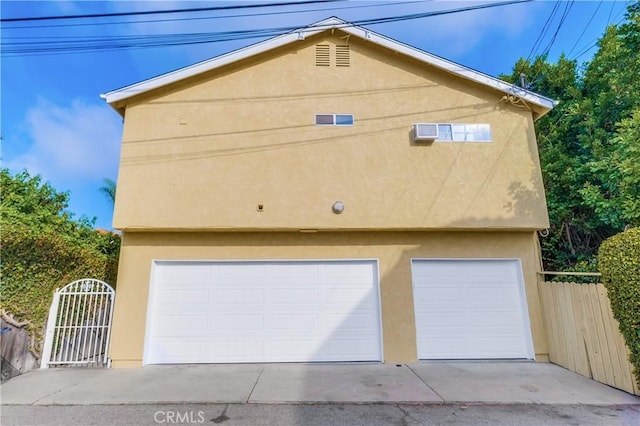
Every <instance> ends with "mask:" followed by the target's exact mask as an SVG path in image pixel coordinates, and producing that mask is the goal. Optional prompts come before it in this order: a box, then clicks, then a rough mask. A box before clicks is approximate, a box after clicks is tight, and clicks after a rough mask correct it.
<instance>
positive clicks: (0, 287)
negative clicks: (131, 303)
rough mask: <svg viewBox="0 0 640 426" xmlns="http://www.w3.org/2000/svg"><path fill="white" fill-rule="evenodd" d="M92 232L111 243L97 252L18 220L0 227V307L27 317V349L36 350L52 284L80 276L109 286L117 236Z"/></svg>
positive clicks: (113, 273)
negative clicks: (29, 338) (31, 340)
mask: <svg viewBox="0 0 640 426" xmlns="http://www.w3.org/2000/svg"><path fill="white" fill-rule="evenodd" d="M95 232H96V235H95V238H96V239H98V240H99V241H101V242H102V243H103V244H105V245H107V246H108V245H114V246H116V248H115V249H113V250H111V251H110V252H107V253H103V252H101V251H100V249H99V247H95V246H94V247H91V246H89V245H79V244H78V242H77V241H74V240H73V239H71V238H69V237H68V236H66V235H65V234H61V233H57V232H44V233H41V232H34V231H33V230H31V229H30V228H28V227H27V226H24V225H21V224H18V223H13V224H12V225H11V226H8V227H5V229H3V230H2V264H1V266H0V273H1V277H2V279H1V281H0V294H1V295H2V298H1V300H0V306H2V308H4V309H5V310H6V311H7V312H8V313H10V314H12V315H14V316H15V317H16V319H17V320H19V321H22V320H27V321H29V322H30V325H28V326H27V327H26V328H27V330H28V331H29V334H30V335H31V336H35V347H33V348H31V349H32V350H34V351H35V352H40V346H41V342H42V338H43V332H44V327H45V325H46V324H45V323H46V320H47V315H48V312H49V306H50V304H51V301H52V299H53V292H54V290H55V289H56V288H60V287H63V286H64V285H66V284H68V283H70V282H72V281H75V280H77V279H80V278H97V279H99V280H103V281H105V282H107V283H109V284H110V285H112V286H114V285H115V282H116V274H117V268H118V257H117V254H118V253H117V252H118V250H117V248H118V247H119V245H120V241H119V240H120V238H119V237H118V236H117V235H112V234H98V233H97V231H95Z"/></svg>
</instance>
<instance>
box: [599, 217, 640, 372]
mask: <svg viewBox="0 0 640 426" xmlns="http://www.w3.org/2000/svg"><path fill="white" fill-rule="evenodd" d="M598 267H599V269H600V272H601V273H602V281H603V283H604V285H605V286H606V287H607V292H608V294H609V299H610V300H611V308H612V309H613V316H614V317H615V318H616V319H617V320H618V322H619V323H620V332H621V333H622V335H623V336H624V338H625V340H626V342H627V346H629V349H630V350H631V355H630V361H631V363H632V364H633V366H634V369H635V376H636V380H637V382H638V383H640V228H632V229H629V230H628V231H625V232H622V233H620V234H617V235H614V236H613V237H611V238H609V239H607V240H606V241H604V242H603V243H602V245H601V246H600V251H599V253H598Z"/></svg>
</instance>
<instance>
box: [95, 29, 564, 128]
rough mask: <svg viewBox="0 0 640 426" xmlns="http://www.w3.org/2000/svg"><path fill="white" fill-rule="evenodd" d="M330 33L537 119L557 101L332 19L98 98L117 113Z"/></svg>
mask: <svg viewBox="0 0 640 426" xmlns="http://www.w3.org/2000/svg"><path fill="white" fill-rule="evenodd" d="M331 29H339V30H341V31H343V32H345V33H347V34H349V35H352V36H354V37H358V38H361V39H364V40H367V41H369V42H371V43H374V44H377V45H380V46H383V47H386V48H388V49H391V50H394V51H396V52H399V53H402V54H404V55H407V56H409V57H411V58H414V59H417V60H418V61H421V62H424V63H426V64H429V65H432V66H434V67H436V68H438V69H440V70H442V71H445V72H448V73H450V74H453V75H456V76H458V77H461V78H464V79H466V80H471V81H473V82H476V83H479V84H482V85H484V86H487V87H490V88H492V89H496V90H498V91H501V92H504V93H505V94H506V95H509V96H514V97H515V98H517V99H521V100H523V101H525V102H527V103H530V104H533V105H535V106H537V107H538V109H540V110H541V112H540V113H539V114H537V117H536V118H540V117H541V116H543V115H544V114H546V113H547V112H548V111H550V110H551V109H552V108H553V107H554V106H556V105H557V104H558V101H555V100H553V99H550V98H547V97H545V96H542V95H539V94H537V93H534V92H532V91H530V90H526V89H523V88H521V87H518V86H516V85H515V84H509V83H507V82H505V81H502V80H500V79H498V78H495V77H492V76H490V75H487V74H484V73H481V72H479V71H476V70H473V69H471V68H467V67H465V66H463V65H460V64H457V63H455V62H452V61H449V60H447V59H444V58H441V57H439V56H436V55H433V54H431V53H427V52H425V51H423V50H420V49H417V48H415V47H412V46H409V45H407V44H404V43H400V42H398V41H396V40H393V39H391V38H389V37H385V36H383V35H381V34H378V33H375V32H373V31H371V30H368V29H366V28H363V27H359V26H356V25H353V24H351V23H349V22H347V21H344V20H342V19H340V18H336V17H331V18H328V19H325V20H323V21H320V22H316V23H315V24H311V25H309V26H307V27H303V28H299V29H297V30H293V31H291V32H288V33H286V34H283V35H280V36H276V37H273V38H270V39H268V40H265V41H262V42H259V43H256V44H253V45H251V46H248V47H245V48H242V49H238V50H234V51H232V52H230V53H226V54H223V55H220V56H216V57H215V58H212V59H208V60H205V61H202V62H198V63H196V64H193V65H190V66H187V67H184V68H180V69H177V70H175V71H171V72H168V73H166V74H162V75H159V76H157V77H153V78H150V79H148V80H144V81H141V82H138V83H134V84H131V85H129V86H125V87H122V88H120V89H116V90H113V91H111V92H107V93H104V94H101V95H100V97H101V98H103V99H104V100H105V101H106V102H107V103H108V104H109V105H111V106H112V107H113V108H114V109H115V110H116V111H118V112H119V113H120V111H119V110H118V108H117V106H116V105H115V104H116V103H117V102H120V101H123V100H126V99H128V98H131V97H133V96H137V95H140V94H142V93H146V92H149V91H151V90H154V89H157V88H159V87H162V86H166V85H168V84H171V83H175V82H177V81H180V80H184V79H186V78H189V77H193V76H195V75H199V74H202V73H205V72H208V71H211V70H214V69H216V68H220V67H222V66H225V65H228V64H231V63H233V62H237V61H240V60H242V59H246V58H249V57H251V56H254V55H258V54H260V53H263V52H267V51H269V50H272V49H275V48H278V47H281V46H284V45H287V44H289V43H293V42H295V41H298V40H304V39H305V38H306V37H308V36H312V35H315V34H319V33H321V32H324V31H327V30H331Z"/></svg>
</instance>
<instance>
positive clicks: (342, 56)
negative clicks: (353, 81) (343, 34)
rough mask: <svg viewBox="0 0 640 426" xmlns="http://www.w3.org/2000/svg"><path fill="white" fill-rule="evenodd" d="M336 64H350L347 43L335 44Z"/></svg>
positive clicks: (338, 65)
mask: <svg viewBox="0 0 640 426" xmlns="http://www.w3.org/2000/svg"><path fill="white" fill-rule="evenodd" d="M336 66H337V67H348V66H351V58H350V53H349V45H338V46H336Z"/></svg>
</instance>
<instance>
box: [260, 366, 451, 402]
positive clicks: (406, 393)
mask: <svg viewBox="0 0 640 426" xmlns="http://www.w3.org/2000/svg"><path fill="white" fill-rule="evenodd" d="M383 401H384V402H407V401H411V402H435V403H442V402H443V401H442V398H440V397H439V396H438V395H437V394H436V393H435V392H433V390H432V389H431V388H429V386H427V385H426V384H425V383H424V382H422V381H421V380H420V379H419V378H418V377H417V376H416V375H415V374H414V373H413V372H412V371H411V370H409V369H408V368H407V367H406V366H404V365H403V366H400V367H396V366H395V365H389V364H331V365H319V364H272V365H265V366H264V371H263V372H262V375H261V376H260V380H258V384H257V385H256V387H255V389H254V390H253V393H252V394H251V397H250V398H249V402H252V403H259V402H264V403H270V402H271V403H272V402H383Z"/></svg>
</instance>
